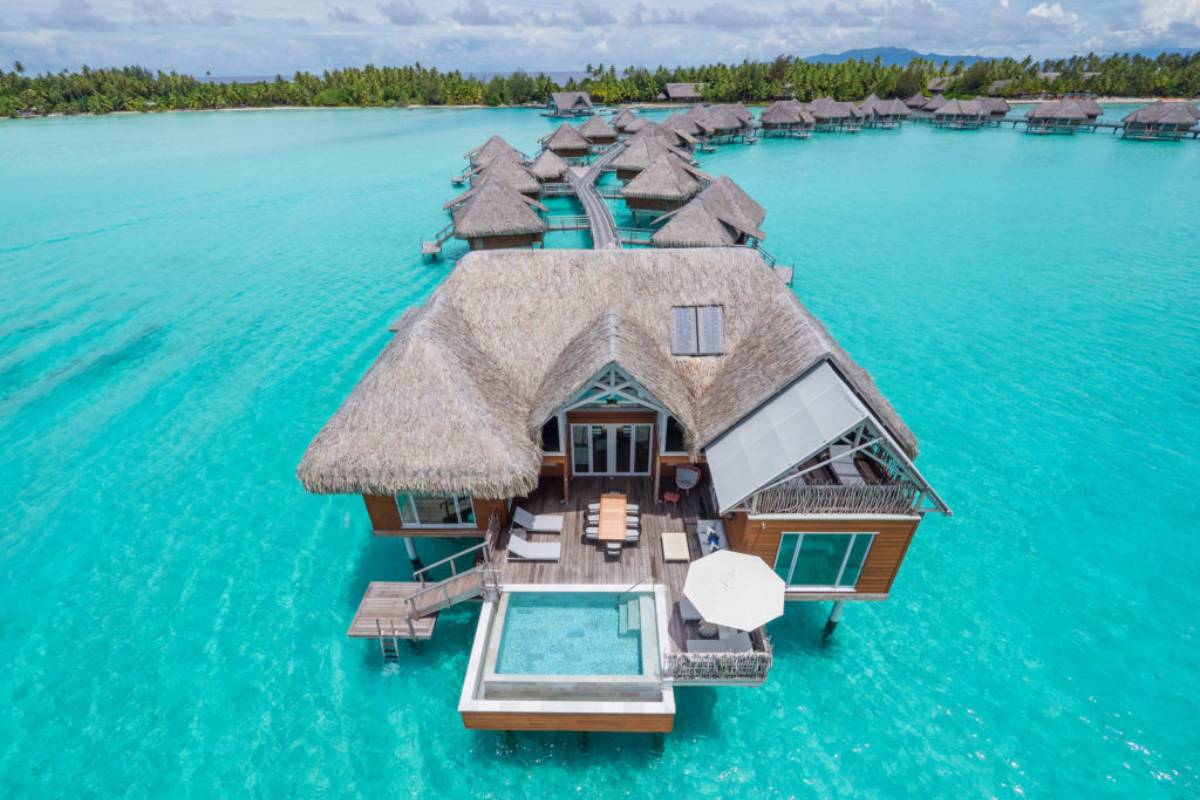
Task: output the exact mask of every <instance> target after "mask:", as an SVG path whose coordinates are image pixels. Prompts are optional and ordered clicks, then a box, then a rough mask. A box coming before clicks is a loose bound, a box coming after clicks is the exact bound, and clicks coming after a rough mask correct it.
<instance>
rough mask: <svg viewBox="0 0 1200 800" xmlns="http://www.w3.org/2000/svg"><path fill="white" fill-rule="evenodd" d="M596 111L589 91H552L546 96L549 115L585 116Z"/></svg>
mask: <svg viewBox="0 0 1200 800" xmlns="http://www.w3.org/2000/svg"><path fill="white" fill-rule="evenodd" d="M595 113H596V109H595V107H594V106H593V105H592V96H591V95H589V94H588V93H587V92H551V93H550V96H549V97H548V98H546V116H548V117H585V116H591V115H592V114H595Z"/></svg>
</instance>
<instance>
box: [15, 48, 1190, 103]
mask: <svg viewBox="0 0 1200 800" xmlns="http://www.w3.org/2000/svg"><path fill="white" fill-rule="evenodd" d="M936 78H948V79H949V83H948V85H947V86H946V87H945V92H946V94H947V95H948V96H955V97H970V96H974V95H977V94H993V95H996V96H1000V97H1009V98H1013V97H1029V96H1037V95H1043V94H1044V95H1061V94H1068V93H1078V92H1087V93H1091V94H1095V95H1105V96H1120V97H1194V96H1197V95H1200V53H1196V54H1192V55H1183V54H1178V53H1165V54H1162V55H1159V56H1157V57H1155V58H1149V57H1147V56H1142V55H1129V54H1119V55H1112V56H1105V57H1101V56H1097V55H1095V54H1090V55H1086V56H1074V57H1072V58H1068V59H1058V60H1047V61H1035V60H1033V59H1032V58H1025V59H1024V60H1023V61H1016V60H1013V59H1011V58H1005V59H996V60H990V61H980V62H977V63H975V64H973V65H971V66H970V67H967V66H965V65H964V64H963V63H962V62H957V63H954V64H951V63H949V62H940V63H938V62H934V61H928V60H923V59H914V60H913V61H912V62H911V63H909V64H908V65H907V66H903V67H901V66H885V65H884V64H882V63H881V62H880V61H879V60H878V59H876V60H874V61H846V62H842V63H837V64H816V63H809V62H807V61H804V60H801V59H795V58H788V57H784V56H780V57H779V58H776V59H775V60H774V61H770V62H761V61H759V62H756V61H745V62H743V63H741V64H714V65H710V66H703V67H691V68H675V69H667V68H665V67H658V68H657V69H654V70H650V69H644V68H640V67H629V68H626V69H623V70H618V69H617V68H616V67H612V66H608V67H605V66H604V65H603V64H601V65H599V66H592V65H589V66H588V69H587V74H586V76H585V77H583V78H582V79H580V80H578V81H576V80H574V79H572V80H569V81H567V82H566V83H565V84H561V85H560V84H558V83H556V82H555V81H554V80H552V79H551V78H549V77H547V76H546V75H544V74H538V75H530V74H528V73H525V72H515V73H513V74H511V75H507V76H498V77H494V78H492V79H491V80H486V81H485V80H479V79H477V78H475V77H473V76H471V75H464V74H463V73H462V72H459V71H457V70H452V71H441V70H438V69H436V68H427V67H423V66H421V65H420V64H414V65H412V66H404V67H375V66H366V67H362V68H353V69H339V70H332V71H327V72H323V73H321V74H320V75H313V74H310V73H307V72H297V73H296V74H295V75H293V76H291V77H290V78H285V77H283V76H282V75H281V76H277V77H276V78H275V79H274V80H263V81H256V82H219V81H212V80H200V79H197V78H195V77H193V76H191V75H182V74H179V73H175V72H152V71H150V70H148V69H145V68H143V67H122V68H119V69H89V68H87V67H83V68H82V69H81V70H80V71H79V72H67V71H65V70H64V71H63V72H58V73H45V74H42V75H29V74H27V71H26V70H25V68H24V67H23V65H21V64H20V63H19V62H18V63H15V64H14V65H13V68H12V70H11V71H7V70H3V69H0V117H3V116H9V117H19V116H36V115H44V114H83V113H90V114H107V113H110V112H114V111H170V110H176V109H190V110H205V109H220V108H254V107H271V106H295V107H316V106H358V107H369V106H407V105H487V106H502V105H520V104H537V105H541V104H542V103H543V102H544V101H545V99H546V97H547V95H548V94H549V93H550V92H552V91H557V90H560V89H561V90H575V89H582V90H586V91H588V92H590V93H591V95H592V97H593V99H594V100H596V101H598V102H601V103H628V102H653V101H655V100H656V99H658V98H659V96H660V94H661V93H662V91H663V89H664V87H665V86H666V84H667V83H686V82H694V83H701V84H703V94H704V98H705V99H706V100H712V101H716V102H734V101H743V102H765V101H770V100H774V99H778V98H781V97H792V96H794V97H796V98H798V99H800V100H804V101H808V100H812V99H813V98H815V97H821V96H826V95H829V96H833V97H834V98H836V99H839V100H860V99H862V98H863V97H865V96H866V95H867V94H869V93H871V92H874V93H875V94H877V95H879V96H880V97H909V96H911V95H913V94H915V93H916V92H919V91H924V90H927V88H928V85H929V82H930V81H931V80H933V79H936Z"/></svg>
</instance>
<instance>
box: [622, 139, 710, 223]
mask: <svg viewBox="0 0 1200 800" xmlns="http://www.w3.org/2000/svg"><path fill="white" fill-rule="evenodd" d="M711 182H712V177H711V176H709V175H707V174H705V173H703V172H701V171H700V170H698V169H696V168H695V167H693V166H692V165H691V164H687V163H685V162H684V161H683V160H682V159H680V158H676V157H675V156H672V155H669V154H667V153H663V154H662V155H659V156H657V157H656V158H655V159H654V160H653V161H651V162H650V164H649V166H647V167H646V168H645V169H644V170H642V171H641V172H639V173H638V174H637V176H636V177H635V178H633V179H632V180H630V181H629V183H627V184H625V187H624V188H623V189H622V190H621V196H622V197H623V198H624V199H625V205H626V206H628V207H629V210H630V211H633V212H634V217H635V219H636V217H637V212H639V211H646V212H652V213H655V214H661V213H663V212H665V211H672V210H674V209H676V208H679V207H680V206H682V205H683V204H684V203H686V202H687V201H689V200H691V199H692V198H693V197H695V196H696V195H697V194H699V193H700V190H701V189H703V188H704V187H705V186H707V185H708V184H709V183H711Z"/></svg>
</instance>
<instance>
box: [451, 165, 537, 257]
mask: <svg viewBox="0 0 1200 800" xmlns="http://www.w3.org/2000/svg"><path fill="white" fill-rule="evenodd" d="M534 182H535V183H536V182H537V181H536V180H535V181H534ZM445 207H446V209H447V210H448V211H449V212H450V215H451V225H452V226H453V229H452V230H453V235H454V237H455V238H456V239H462V240H464V241H465V242H466V243H467V246H468V247H470V248H471V249H472V250H496V249H499V248H508V247H532V246H533V245H537V244H541V242H542V238H543V236H544V235H545V233H546V221H545V220H544V219H543V218H542V217H541V216H540V215H539V213H538V212H541V213H543V214H544V213H546V207H545V206H544V205H542V204H541V203H540V202H538V201H537V200H534V199H532V198H531V197H529V196H527V195H524V194H522V193H521V192H519V191H518V190H516V189H514V188H513V187H512V186H510V185H508V184H507V183H505V182H504V181H503V180H502V179H500V178H497V177H485V178H484V179H483V180H481V181H480V182H479V183H478V184H476V185H475V186H472V187H471V188H470V189H468V190H467V191H465V192H463V193H462V194H460V195H459V196H458V197H456V198H454V199H453V200H451V201H450V202H448V203H447V204H446V206H445ZM443 238H444V237H442V236H439V237H438V239H439V240H441V239H443Z"/></svg>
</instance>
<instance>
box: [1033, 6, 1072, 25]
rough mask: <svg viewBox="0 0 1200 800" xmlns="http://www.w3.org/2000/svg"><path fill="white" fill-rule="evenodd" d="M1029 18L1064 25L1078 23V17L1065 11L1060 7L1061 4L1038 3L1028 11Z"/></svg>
mask: <svg viewBox="0 0 1200 800" xmlns="http://www.w3.org/2000/svg"><path fill="white" fill-rule="evenodd" d="M1028 13H1029V16H1031V17H1034V18H1036V19H1041V20H1045V21H1047V22H1056V23H1061V24H1066V25H1075V24H1077V23H1078V22H1079V15H1078V14H1076V13H1074V12H1072V11H1067V10H1065V9H1064V8H1063V7H1062V3H1038V4H1037V5H1036V6H1034V7H1033V8H1031V9H1029V12H1028Z"/></svg>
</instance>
